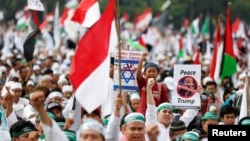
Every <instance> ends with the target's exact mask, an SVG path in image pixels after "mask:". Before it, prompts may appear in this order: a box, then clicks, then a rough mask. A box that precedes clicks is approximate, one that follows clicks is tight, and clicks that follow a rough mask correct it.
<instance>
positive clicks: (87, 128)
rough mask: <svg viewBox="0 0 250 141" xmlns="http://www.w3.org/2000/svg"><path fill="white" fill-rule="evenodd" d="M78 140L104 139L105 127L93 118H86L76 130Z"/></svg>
mask: <svg viewBox="0 0 250 141" xmlns="http://www.w3.org/2000/svg"><path fill="white" fill-rule="evenodd" d="M77 137H78V141H89V140H91V141H105V137H106V133H105V128H104V127H103V126H102V125H101V124H100V123H98V122H97V121H95V120H93V119H88V120H86V121H85V122H84V124H82V125H81V127H80V129H79V130H78V136H77Z"/></svg>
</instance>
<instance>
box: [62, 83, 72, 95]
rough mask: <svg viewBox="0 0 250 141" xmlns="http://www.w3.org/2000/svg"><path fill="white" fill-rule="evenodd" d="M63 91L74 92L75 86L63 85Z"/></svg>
mask: <svg viewBox="0 0 250 141" xmlns="http://www.w3.org/2000/svg"><path fill="white" fill-rule="evenodd" d="M62 92H63V93H65V92H73V87H72V86H71V85H64V86H63V87H62Z"/></svg>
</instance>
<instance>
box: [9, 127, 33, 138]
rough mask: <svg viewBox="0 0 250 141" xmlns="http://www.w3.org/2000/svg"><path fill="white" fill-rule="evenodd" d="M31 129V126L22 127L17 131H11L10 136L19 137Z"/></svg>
mask: <svg viewBox="0 0 250 141" xmlns="http://www.w3.org/2000/svg"><path fill="white" fill-rule="evenodd" d="M31 131H33V129H32V128H30V127H24V128H23V129H21V130H20V131H19V132H12V136H13V137H19V136H20V135H22V134H25V133H28V132H31Z"/></svg>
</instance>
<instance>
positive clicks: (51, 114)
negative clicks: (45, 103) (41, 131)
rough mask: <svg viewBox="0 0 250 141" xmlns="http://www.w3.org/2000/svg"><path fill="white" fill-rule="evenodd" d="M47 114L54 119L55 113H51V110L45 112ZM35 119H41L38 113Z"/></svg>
mask: <svg viewBox="0 0 250 141" xmlns="http://www.w3.org/2000/svg"><path fill="white" fill-rule="evenodd" d="M47 114H48V115H49V117H50V118H52V119H56V115H55V114H54V113H52V112H47ZM37 121H39V122H40V121H41V117H40V115H38V116H37Z"/></svg>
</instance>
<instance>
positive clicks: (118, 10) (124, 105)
mask: <svg viewBox="0 0 250 141" xmlns="http://www.w3.org/2000/svg"><path fill="white" fill-rule="evenodd" d="M115 17H116V20H115V24H116V32H117V40H118V58H119V59H118V67H119V70H118V74H119V95H122V80H121V27H120V7H119V0H116V1H115ZM126 101H127V99H126V96H123V107H124V110H125V112H126V107H127V106H126V105H127V102H126Z"/></svg>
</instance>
